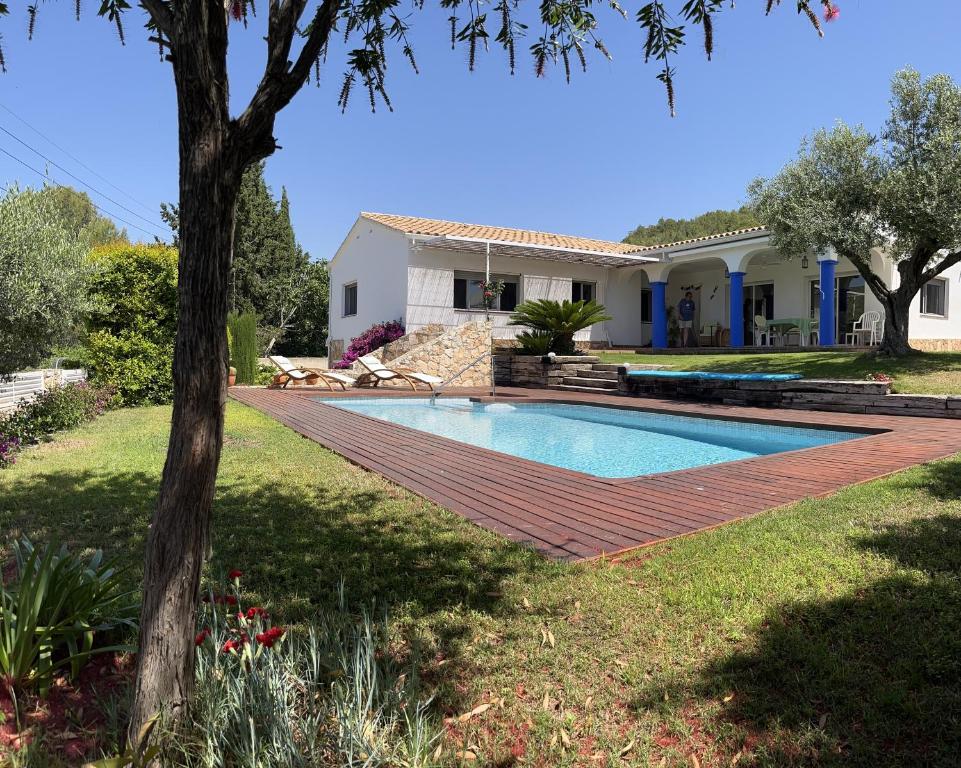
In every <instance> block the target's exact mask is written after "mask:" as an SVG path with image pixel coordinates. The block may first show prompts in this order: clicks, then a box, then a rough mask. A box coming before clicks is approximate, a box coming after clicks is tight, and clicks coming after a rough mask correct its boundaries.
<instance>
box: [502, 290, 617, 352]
mask: <svg viewBox="0 0 961 768" xmlns="http://www.w3.org/2000/svg"><path fill="white" fill-rule="evenodd" d="M610 319H611V317H610V315H608V314H606V312H605V309H604V307H603V305H601V304H598V303H597V302H596V301H566V300H565V301H555V300H553V299H536V300H534V301H525V302H523V303H522V304H518V305H517V308H516V309H515V310H514V314H512V315H511V319H510V324H511V325H521V326H524V327H525V328H530V329H531V331H533V333H532V334H528V336H530V337H543V335H544V334H550V336H551V342H550V349H549V351H550V352H554V353H556V354H558V355H570V354H573V353H574V334H575V333H577V332H578V331H582V330H584V329H585V328H590V327H591V326H592V325H594V324H595V323H603V322H604V321H605V320H610ZM521 336H524V334H522V335H521ZM522 343H523V339H522Z"/></svg>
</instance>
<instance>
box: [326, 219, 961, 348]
mask: <svg viewBox="0 0 961 768" xmlns="http://www.w3.org/2000/svg"><path fill="white" fill-rule="evenodd" d="M873 258H874V269H875V272H877V273H878V274H880V275H881V276H882V277H883V278H884V279H885V281H886V282H888V284H889V285H890V284H892V282H893V281H894V280H896V279H897V270H896V268H895V267H894V264H893V262H892V261H891V260H890V259H889V258H887V257H886V256H884V255H883V253H881V252H877V253H875V254H874V257H873ZM487 274H489V275H490V276H491V277H492V278H498V279H500V280H503V282H504V285H505V289H504V292H503V293H502V294H501V295H500V297H499V299H498V306H497V307H495V309H494V310H493V311H492V313H491V316H492V319H493V320H494V326H495V330H494V335H495V337H498V338H510V337H512V336H513V335H514V334H515V333H516V329H515V328H513V327H511V326H509V325H508V324H507V321H508V318H509V316H510V313H511V310H512V309H513V308H514V306H515V305H516V304H517V303H519V302H521V301H524V300H527V299H538V298H551V299H573V300H577V299H589V298H593V299H596V300H597V301H599V302H600V303H602V304H604V305H605V307H606V308H607V312H608V314H609V315H611V316H612V317H613V319H612V320H609V321H608V322H606V323H601V324H598V325H596V326H594V327H592V328H590V329H588V330H587V331H584V332H582V333H581V334H580V335H579V337H578V340H579V341H581V342H588V343H590V345H591V346H608V345H611V346H628V347H630V346H635V347H641V346H648V345H653V346H654V347H656V348H659V347H665V346H667V345H668V344H669V343H670V342H672V341H673V340H674V337H675V336H676V334H675V333H674V332H673V330H672V328H671V326H670V324H669V321H668V319H667V309H668V308H670V307H676V306H677V304H678V302H679V301H680V300H681V298H682V297H683V296H684V294H685V293H686V292H687V291H691V293H692V294H693V296H694V301H695V305H696V307H697V314H696V320H695V327H696V328H697V329H698V330H699V332H700V336H701V340H702V343H709V344H720V345H725V346H728V345H729V346H736V347H737V346H745V345H746V346H750V345H753V344H755V342H756V341H761V342H765V343H766V342H767V341H768V339H767V337H766V336H763V337H756V336H755V331H756V330H757V325H758V324H757V323H756V322H755V318H756V317H758V316H760V317H763V318H765V319H766V320H767V321H773V323H774V324H775V327H778V328H781V329H783V330H786V329H788V328H792V327H793V328H800V329H801V333H797V332H795V333H793V334H792V335H790V336H786V337H784V336H782V337H780V340H781V341H782V342H784V343H790V344H821V345H824V346H830V345H834V344H835V343H837V344H844V343H845V342H848V341H852V340H853V339H852V338H851V337H849V336H848V334H849V333H851V331H852V329H853V328H854V323H855V321H857V320H858V319H859V318H860V317H861V315H862V314H863V313H864V312H866V311H872V310H876V311H880V310H881V307H880V305H879V304H878V302H877V300H876V299H875V298H874V295H873V294H872V293H871V291H870V289H868V288H867V287H866V286H865V284H864V280H863V279H862V278H861V276H860V275H858V273H857V271H856V270H855V268H854V267H853V265H852V264H850V263H849V262H848V261H847V260H846V259H843V258H842V259H840V260H838V259H837V257H836V256H833V255H822V256H820V257H816V256H815V255H814V254H798V255H796V256H791V257H786V256H784V255H783V254H781V253H779V252H778V251H776V250H775V249H774V248H772V247H771V246H770V244H769V237H768V233H767V231H766V230H765V229H764V228H763V227H753V228H750V229H742V230H738V231H736V232H725V233H720V234H717V235H710V236H707V237H700V238H696V239H694V240H687V241H684V242H679V243H670V244H666V245H658V246H636V245H629V244H627V243H618V242H611V241H606V240H595V239H591V238H583V237H575V236H568V235H556V234H550V233H546V232H534V231H528V230H522V229H506V228H503V227H491V226H482V225H475V224H460V223H457V222H450V221H441V220H437V219H423V218H418V217H414V216H394V215H390V214H382V213H361V214H360V216H359V217H358V218H357V221H356V222H355V223H354V225H353V227H351V230H350V232H349V233H348V235H347V237H346V239H345V240H344V242H343V244H342V245H341V246H340V248H339V249H338V250H337V253H336V255H335V256H334V258H333V260H332V261H331V263H330V347H329V352H330V356H331V359H337V358H338V357H339V356H340V354H341V352H342V350H343V348H344V347H345V346H346V345H347V344H349V343H350V340H351V339H352V338H353V337H355V336H357V335H359V334H360V333H362V332H363V331H365V330H366V329H367V328H369V327H370V326H371V325H373V324H375V323H378V322H382V321H385V320H397V319H400V320H402V321H403V322H404V323H405V325H406V326H407V329H408V330H415V329H417V328H420V327H423V326H425V325H428V324H432V323H438V324H441V325H444V326H448V327H449V326H454V325H457V324H460V323H463V322H466V321H468V320H472V319H478V318H482V317H483V316H484V309H483V303H482V301H481V293H480V287H479V285H478V284H479V283H480V282H481V281H482V280H484V279H485V276H486V275H487ZM822 281H823V282H824V284H825V285H826V289H825V290H824V291H822V290H821V283H822ZM832 316H833V322H832ZM778 321H783V323H782V324H780V325H778ZM792 321H794V322H792ZM822 321H825V322H822ZM761 325H763V323H761ZM910 331H911V341H912V344H914V345H915V346H916V347H918V348H924V349H945V350H946V349H961V265H956V266H954V267H952V268H951V269H949V270H947V271H946V272H944V273H943V274H942V275H941V276H940V277H939V278H937V279H936V280H933V281H932V282H931V283H929V284H928V285H927V286H925V288H924V289H923V290H922V291H921V293H920V294H919V296H918V297H917V298H916V299H915V301H914V304H913V305H912V308H911V322H910ZM864 340H866V339H861V341H864Z"/></svg>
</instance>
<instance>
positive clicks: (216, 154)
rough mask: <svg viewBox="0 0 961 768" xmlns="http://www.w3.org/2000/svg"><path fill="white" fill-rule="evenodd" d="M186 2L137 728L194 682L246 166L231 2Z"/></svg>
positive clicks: (177, 69) (178, 56) (181, 701)
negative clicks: (230, 68)
mask: <svg viewBox="0 0 961 768" xmlns="http://www.w3.org/2000/svg"><path fill="white" fill-rule="evenodd" d="M180 8H181V9H182V12H181V14H180V21H179V24H178V30H177V31H178V45H177V47H176V49H175V50H174V51H173V54H172V55H173V68H174V78H175V82H176V86H177V100H178V114H179V140H180V146H179V150H180V260H179V282H178V290H179V294H178V299H179V316H178V324H177V340H176V346H175V349H174V361H173V386H174V392H173V398H174V403H173V416H172V419H171V430H170V442H169V444H168V446H167V459H166V463H165V465H164V470H163V478H162V480H161V485H160V495H159V498H158V501H157V507H156V510H155V512H154V516H153V522H152V526H151V529H150V534H149V536H148V539H147V552H146V562H145V568H144V583H143V607H142V609H141V615H140V644H139V650H138V658H137V679H136V685H135V691H134V701H133V708H132V711H131V721H130V729H129V734H130V736H131V738H132V739H135V738H136V735H137V733H138V732H139V729H140V727H141V726H142V725H143V724H144V723H146V722H147V721H148V720H149V719H150V718H151V717H153V716H154V715H155V714H157V713H158V712H159V711H160V710H161V708H163V709H164V711H165V712H167V713H168V714H172V715H173V716H174V717H178V716H179V715H180V714H181V712H182V711H183V707H184V705H185V703H186V702H187V700H188V699H189V697H190V695H191V693H192V690H193V684H194V643H193V638H194V634H195V629H194V626H195V611H196V606H197V603H198V598H199V588H200V575H201V569H202V566H203V562H204V557H205V554H206V552H207V547H208V542H209V539H210V513H211V505H212V501H213V495H214V482H215V480H216V476H217V465H218V463H219V461H220V449H221V445H222V442H223V420H224V406H225V402H226V375H227V365H228V353H227V339H226V317H227V293H228V280H229V274H230V261H231V253H232V242H233V229H234V207H235V204H236V198H237V194H238V191H239V187H240V174H241V172H242V167H240V165H241V164H240V163H239V162H238V160H237V159H236V158H235V157H234V155H235V154H236V153H235V152H234V151H233V150H232V148H231V146H230V138H231V134H230V129H231V126H230V121H229V116H228V104H227V70H226V54H227V23H226V18H225V16H224V6H223V4H222V3H217V2H211V1H210V0H199V1H198V0H192V1H191V2H185V3H182V4H181V5H180Z"/></svg>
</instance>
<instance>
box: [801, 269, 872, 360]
mask: <svg viewBox="0 0 961 768" xmlns="http://www.w3.org/2000/svg"><path fill="white" fill-rule="evenodd" d="M866 290H867V286H866V285H865V283H864V278H863V277H861V276H860V275H842V276H841V277H837V278H835V280H834V317H835V326H834V339H835V342H836V343H838V344H843V343H844V342H845V336H846V335H847V334H848V333H851V330H852V329H853V328H854V323H855V321H856V320H858V318H860V317H861V315H863V314H864V298H865V291H866ZM820 314H821V282H820V281H819V280H812V281H811V303H810V316H811V317H812V318H814V319H815V320H817V319H818V317H819V316H820Z"/></svg>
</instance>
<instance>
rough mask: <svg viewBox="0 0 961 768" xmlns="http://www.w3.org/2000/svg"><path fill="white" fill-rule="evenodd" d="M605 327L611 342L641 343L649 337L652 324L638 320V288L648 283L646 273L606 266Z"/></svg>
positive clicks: (619, 344)
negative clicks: (606, 318) (608, 268)
mask: <svg viewBox="0 0 961 768" xmlns="http://www.w3.org/2000/svg"><path fill="white" fill-rule="evenodd" d="M608 272H609V273H610V275H609V280H608V284H607V303H606V304H605V306H606V308H607V314H609V315H611V316H612V317H613V319H612V320H609V321H608V322H607V331H608V334H609V335H610V338H611V343H612V344H613V345H614V346H619V347H620V346H637V347H642V346H644V345H645V344H649V343H650V341H651V324H650V323H641V291H642V290H643V289H645V288H648V287H649V283H648V280H647V275H646V274H645V273H644V271H643V270H641V269H635V268H618V269H610V270H608Z"/></svg>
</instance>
